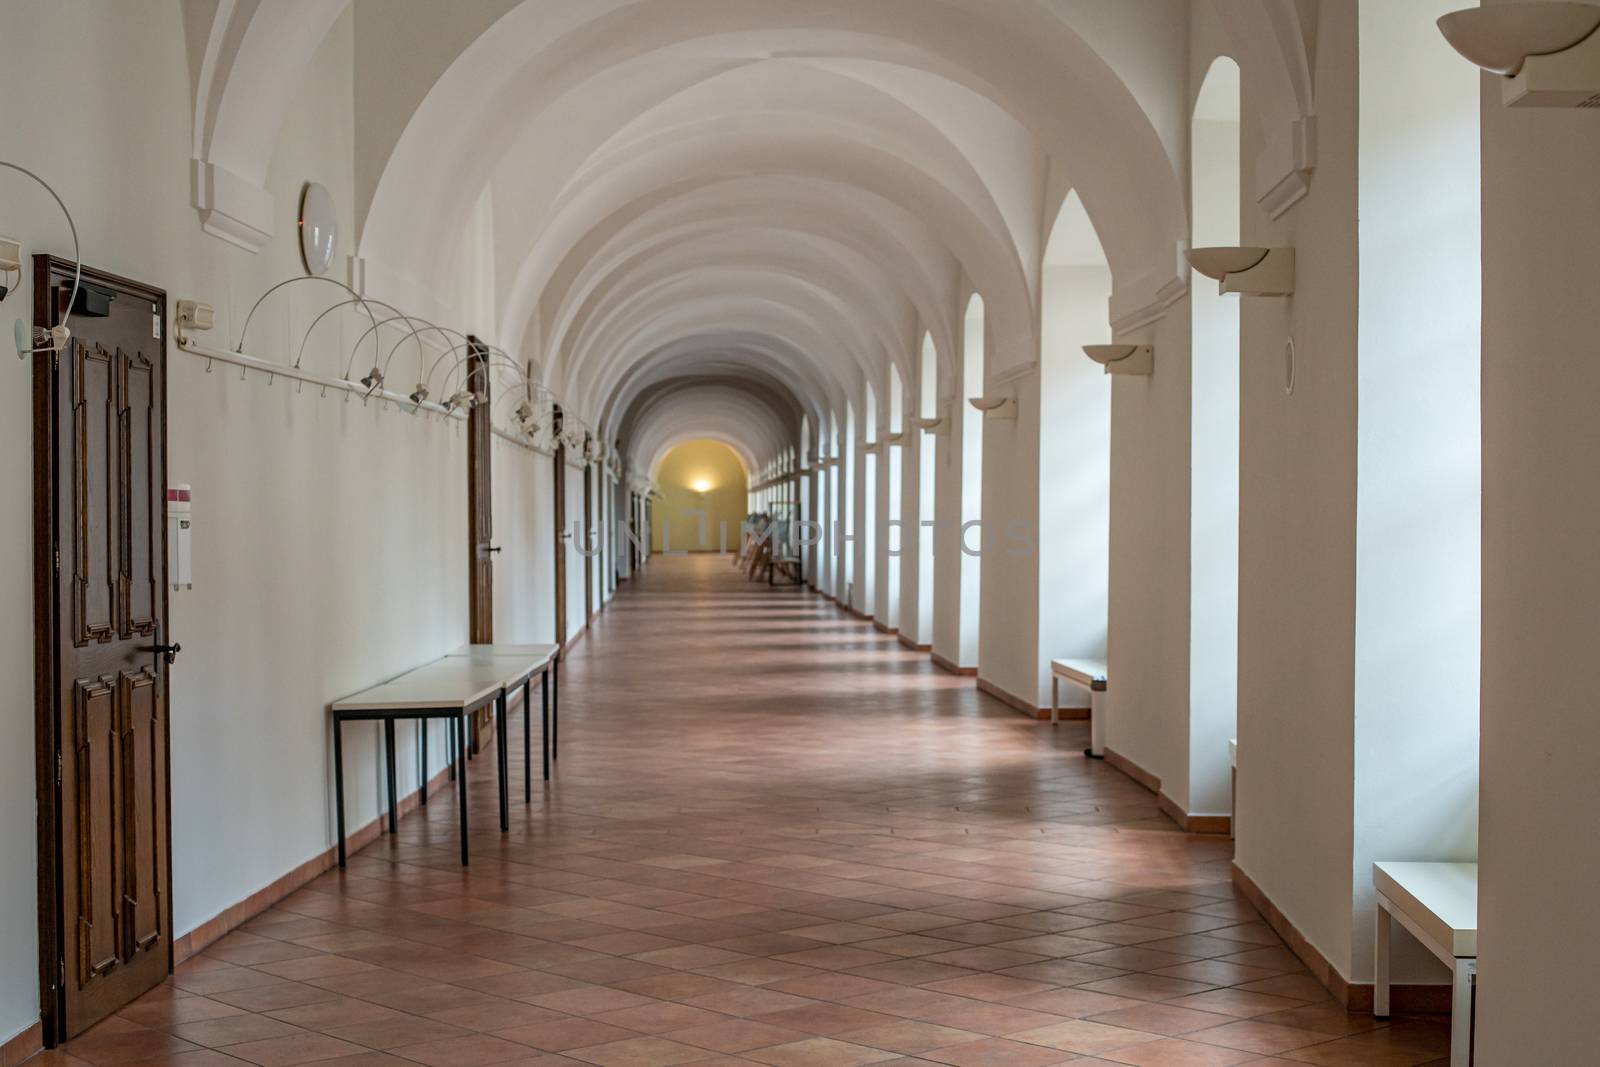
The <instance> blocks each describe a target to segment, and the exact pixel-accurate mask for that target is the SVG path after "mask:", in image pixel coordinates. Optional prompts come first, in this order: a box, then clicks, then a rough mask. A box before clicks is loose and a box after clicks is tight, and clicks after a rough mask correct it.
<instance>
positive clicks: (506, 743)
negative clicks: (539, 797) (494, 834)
mask: <svg viewBox="0 0 1600 1067" xmlns="http://www.w3.org/2000/svg"><path fill="white" fill-rule="evenodd" d="M506 717H507V716H506V691H505V690H504V689H502V690H500V696H499V697H497V698H496V699H495V702H494V729H495V736H494V744H495V748H497V749H499V751H498V752H496V753H495V757H494V762H495V774H496V776H497V777H498V778H499V779H500V832H501V833H506V832H507V831H509V830H510V829H511V780H510V779H511V760H510V759H509V758H508V755H507V753H506V749H508V748H510V747H511V736H510V735H511V724H510V723H508V722H506Z"/></svg>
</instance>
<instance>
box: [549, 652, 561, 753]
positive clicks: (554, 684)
mask: <svg viewBox="0 0 1600 1067" xmlns="http://www.w3.org/2000/svg"><path fill="white" fill-rule="evenodd" d="M550 758H551V759H553V760H558V759H560V758H561V661H560V660H559V659H557V660H553V661H552V662H551V664H550Z"/></svg>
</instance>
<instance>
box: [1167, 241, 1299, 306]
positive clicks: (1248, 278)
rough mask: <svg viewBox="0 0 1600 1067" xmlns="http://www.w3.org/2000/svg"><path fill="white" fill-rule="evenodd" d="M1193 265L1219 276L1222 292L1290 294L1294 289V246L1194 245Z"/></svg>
mask: <svg viewBox="0 0 1600 1067" xmlns="http://www.w3.org/2000/svg"><path fill="white" fill-rule="evenodd" d="M1188 256H1189V266H1191V267H1193V268H1194V269H1195V270H1197V271H1199V272H1200V273H1201V274H1204V275H1205V276H1206V277H1207V278H1215V279H1216V280H1217V282H1218V285H1217V291H1218V292H1219V293H1238V294H1239V295H1240V296H1288V295H1289V294H1291V293H1293V292H1294V249H1292V248H1253V247H1250V246H1248V245H1247V246H1244V247H1239V248H1233V247H1226V248H1224V247H1213V248H1191V249H1189V251H1188Z"/></svg>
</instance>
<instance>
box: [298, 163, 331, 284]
mask: <svg viewBox="0 0 1600 1067" xmlns="http://www.w3.org/2000/svg"><path fill="white" fill-rule="evenodd" d="M338 241H339V213H338V212H337V211H336V210H335V209H334V206H333V194H332V193H330V192H328V190H327V187H326V186H323V185H321V184H319V183H317V182H307V183H306V187H305V191H304V192H302V193H301V194H300V256H301V258H302V259H304V260H305V264H306V272H307V273H308V274H326V273H328V268H329V267H331V266H333V250H334V246H335V245H336V244H338Z"/></svg>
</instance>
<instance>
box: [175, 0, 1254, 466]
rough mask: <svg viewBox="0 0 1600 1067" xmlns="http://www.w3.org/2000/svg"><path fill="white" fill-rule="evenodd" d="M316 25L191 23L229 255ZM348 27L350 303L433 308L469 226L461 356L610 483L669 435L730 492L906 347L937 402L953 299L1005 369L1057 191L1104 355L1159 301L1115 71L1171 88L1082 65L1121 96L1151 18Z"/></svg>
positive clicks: (1165, 228) (1163, 208) (1163, 167)
mask: <svg viewBox="0 0 1600 1067" xmlns="http://www.w3.org/2000/svg"><path fill="white" fill-rule="evenodd" d="M1250 2H1251V3H1258V2H1259V3H1271V2H1272V0H1250ZM345 6H346V5H345V3H344V2H343V0H233V2H231V3H230V2H225V0H191V2H190V4H189V9H188V17H189V22H190V31H191V53H192V55H193V56H194V57H195V63H194V69H195V70H196V71H197V72H198V73H197V76H196V85H195V97H196V148H195V150H196V159H197V166H207V167H212V168H215V169H217V170H219V171H222V172H224V173H226V175H227V176H228V177H229V178H231V179H238V182H239V184H240V188H241V189H242V190H244V191H243V192H242V193H241V194H240V197H239V200H238V202H239V203H240V205H241V206H240V208H239V209H238V212H237V213H238V215H239V218H240V219H243V220H245V222H243V223H240V224H239V225H238V227H237V228H238V230H239V232H240V233H241V234H243V235H244V239H243V240H242V241H241V243H246V242H247V241H248V240H249V235H248V234H247V233H246V232H245V231H247V230H248V229H249V226H248V225H246V224H245V223H247V222H248V221H249V211H248V209H249V207H250V203H249V190H250V188H251V187H252V186H251V183H252V182H254V183H255V184H256V185H257V186H259V185H260V184H261V181H260V177H261V176H262V175H263V174H264V172H265V167H266V163H267V160H266V158H264V157H263V156H262V151H261V148H260V146H261V144H262V143H263V140H264V138H263V134H264V133H265V134H269V136H266V137H265V143H267V144H269V145H270V143H271V140H272V137H271V136H270V134H271V133H272V132H273V131H275V126H274V123H281V121H282V107H283V106H284V105H283V104H282V101H283V99H284V98H285V96H286V94H287V93H288V92H289V91H290V90H291V89H292V84H293V82H292V78H287V77H286V76H285V70H286V69H292V67H293V64H294V62H295V60H296V57H297V56H298V57H300V59H301V61H302V62H303V61H305V58H306V57H307V55H308V53H309V51H310V50H312V49H314V48H315V45H316V42H317V41H318V40H320V39H321V37H322V35H323V34H325V33H326V31H327V29H328V27H329V26H331V25H332V23H333V22H334V21H335V20H336V19H337V18H338V17H339V16H340V15H341V14H342V11H343V9H344V7H345ZM352 6H353V7H354V15H353V17H354V18H355V20H356V24H355V39H356V45H355V48H356V79H357V83H356V87H355V91H356V104H357V130H356V138H357V144H356V160H355V163H356V179H357V196H358V200H359V203H358V205H357V214H358V223H359V250H360V254H361V256H362V257H364V258H365V259H366V261H367V263H368V265H369V267H368V279H369V284H370V286H371V287H372V289H373V290H374V291H375V292H376V293H377V295H379V296H382V297H383V298H384V299H387V300H391V301H393V302H394V303H396V304H399V305H401V306H405V307H420V308H431V307H433V306H434V305H435V304H436V303H437V300H438V296H437V294H439V293H441V292H452V291H454V288H453V287H454V285H455V279H454V277H453V274H454V273H455V272H456V271H458V270H459V264H458V262H457V259H458V257H457V256H455V255H453V254H445V253H441V250H454V249H456V248H458V247H460V246H461V243H462V237H461V235H462V233H463V232H464V231H465V229H466V228H467V227H468V226H469V224H470V222H471V220H472V219H473V218H474V217H481V215H482V213H483V212H484V211H485V209H486V205H487V210H489V211H490V212H491V216H492V220H493V223H492V225H493V237H492V247H493V259H494V270H493V272H492V275H493V277H492V282H487V283H486V284H492V285H493V287H494V294H493V296H494V299H493V302H492V306H493V307H494V309H495V316H496V318H497V321H496V322H494V323H493V328H492V329H490V328H489V327H488V326H482V327H480V328H482V329H483V330H484V331H485V332H486V333H488V334H489V335H490V336H491V338H492V339H493V340H495V341H496V342H497V343H498V344H499V345H500V346H501V347H502V348H504V349H505V350H507V351H508V352H509V353H511V354H512V355H513V357H514V358H516V359H517V360H518V361H519V362H523V361H531V362H532V363H533V365H534V366H535V367H536V368H537V374H538V375H539V377H540V379H541V381H542V383H543V384H544V385H545V386H546V387H547V388H548V389H550V390H551V391H552V392H553V393H554V394H555V395H559V396H560V397H562V398H563V401H564V403H565V404H566V405H567V406H568V408H569V410H572V411H573V412H575V413H576V414H578V415H579V416H580V417H581V418H582V419H583V420H584V422H585V423H586V424H588V425H590V426H594V427H597V428H599V430H600V433H601V435H602V437H603V438H604V439H605V440H607V441H612V440H619V439H620V440H622V441H623V442H624V447H625V449H626V451H627V452H628V455H629V458H630V459H631V461H632V463H633V465H634V467H635V468H636V469H641V470H648V469H649V468H650V466H651V464H652V462H653V460H654V458H656V457H658V456H659V454H660V452H661V450H662V449H664V448H666V447H669V446H670V444H671V443H672V442H673V441H675V440H679V439H682V438H683V437H684V436H685V435H691V436H695V435H697V436H714V437H718V438H720V439H723V440H726V441H728V442H729V443H730V444H732V445H734V447H736V448H737V449H738V450H739V451H740V452H741V455H743V456H744V457H745V459H746V461H747V463H749V464H750V465H751V466H752V467H754V466H757V465H758V464H759V463H760V462H762V461H765V460H767V459H769V458H771V457H772V456H774V455H776V454H778V453H779V452H781V451H782V449H784V448H785V447H788V446H790V445H792V444H793V443H794V442H795V440H796V436H797V434H798V432H799V428H800V426H801V424H802V420H806V422H807V424H808V425H809V426H810V427H812V428H817V427H821V426H826V425H828V424H829V419H830V417H835V416H841V415H842V413H843V412H844V411H845V408H846V405H847V404H853V405H855V406H856V408H857V409H858V410H859V407H860V405H861V404H862V403H863V398H864V396H865V384H866V383H869V382H870V383H873V384H874V385H875V386H876V395H877V396H878V397H879V398H883V397H885V395H886V394H887V392H888V391H887V390H886V389H884V388H883V387H882V383H883V382H884V381H886V379H887V376H888V374H889V373H890V368H891V367H892V368H894V369H895V370H896V371H897V372H898V373H899V374H900V375H901V377H902V381H905V382H907V383H909V382H910V381H911V380H912V378H913V375H912V362H913V358H914V355H915V354H916V352H917V351H918V350H919V348H920V345H921V341H922V338H923V336H924V335H927V336H929V337H931V338H932V340H933V343H934V347H935V349H936V351H937V352H938V354H939V361H940V368H941V369H940V385H939V388H940V391H941V392H947V391H948V390H949V389H950V388H951V384H950V383H951V381H952V374H951V366H952V363H951V357H952V353H953V352H954V349H955V340H956V337H957V334H958V331H959V329H960V328H961V318H962V313H963V310H964V306H965V299H966V296H967V295H968V294H969V293H971V292H978V293H981V294H982V296H983V298H984V303H985V307H986V309H987V319H988V323H989V331H990V343H991V345H992V348H991V350H990V356H989V361H990V366H991V367H992V368H994V369H1003V368H1004V367H1006V366H1007V365H1009V364H1014V363H1021V362H1024V361H1026V360H1029V359H1033V358H1036V353H1037V340H1036V336H1035V335H1036V332H1037V323H1038V296H1039V280H1040V270H1041V263H1042V262H1043V259H1044V253H1045V247H1044V246H1045V242H1046V240H1047V238H1048V235H1049V233H1050V230H1051V224H1052V223H1053V221H1054V219H1055V217H1056V213H1057V209H1058V208H1059V206H1060V205H1061V203H1062V201H1063V200H1064V199H1065V197H1066V196H1067V194H1068V193H1069V192H1071V191H1076V192H1077V193H1078V196H1079V197H1080V198H1081V200H1082V203H1083V205H1084V208H1085V209H1086V211H1087V213H1088V216H1089V218H1090V219H1091V220H1092V222H1093V232H1094V235H1097V236H1098V240H1099V243H1100V245H1101V246H1102V247H1103V252H1104V255H1105V259H1106V261H1107V262H1108V263H1109V265H1110V267H1111V271H1112V276H1113V281H1114V291H1113V296H1112V307H1111V309H1110V313H1111V316H1112V318H1113V321H1116V320H1117V319H1119V318H1121V319H1124V320H1129V321H1133V320H1137V319H1138V318H1139V317H1141V316H1146V317H1147V316H1148V315H1149V314H1152V313H1159V311H1160V309H1161V308H1162V307H1164V306H1165V305H1166V304H1169V303H1171V301H1172V300H1174V299H1175V298H1176V296H1177V295H1181V293H1182V291H1183V286H1184V274H1183V273H1182V272H1181V271H1180V270H1179V250H1180V249H1181V247H1182V244H1183V242H1184V238H1185V234H1186V232H1187V224H1186V221H1185V212H1184V198H1183V196H1182V195H1181V191H1180V190H1181V186H1180V183H1179V180H1178V177H1177V173H1176V169H1175V167H1174V165H1173V162H1172V158H1173V148H1174V146H1173V145H1171V144H1167V143H1164V140H1163V134H1162V133H1161V132H1159V131H1158V125H1157V123H1156V122H1153V121H1152V118H1151V115H1152V114H1153V113H1156V112H1157V111H1158V110H1159V109H1158V108H1156V107H1154V106H1153V105H1152V104H1151V100H1150V99H1144V100H1142V99H1141V98H1140V96H1139V95H1138V94H1139V93H1143V94H1144V95H1145V96H1147V97H1151V98H1152V99H1153V98H1154V96H1155V95H1156V94H1157V93H1158V88H1152V87H1151V86H1152V76H1151V74H1150V71H1149V70H1146V69H1143V66H1154V65H1157V64H1160V63H1163V62H1167V61H1170V60H1172V59H1173V58H1174V57H1173V56H1162V55H1155V56H1150V57H1148V63H1146V64H1144V65H1143V66H1141V69H1137V70H1131V71H1130V70H1128V69H1123V70H1121V71H1119V70H1114V69H1113V67H1112V66H1111V65H1110V64H1109V63H1108V62H1107V60H1106V59H1105V58H1103V55H1115V56H1117V57H1118V61H1119V63H1121V64H1122V65H1123V67H1124V68H1126V67H1127V66H1128V65H1129V64H1130V63H1133V64H1134V65H1136V66H1140V63H1139V61H1138V60H1137V56H1138V49H1137V48H1136V47H1134V45H1136V44H1137V41H1136V40H1135V39H1136V38H1139V37H1140V36H1141V35H1142V36H1143V37H1144V38H1147V39H1152V40H1153V39H1154V38H1152V37H1151V25H1150V20H1149V13H1150V11H1151V10H1152V9H1151V6H1150V5H1148V4H1139V5H1132V6H1130V5H1106V4H1103V3H1101V4H1096V3H1089V2H1071V0H1053V2H1052V0H1006V2H996V0H870V2H863V0H806V2H804V3H795V2H793V0H525V2H520V3H518V2H513V0H463V2H459V3H458V2H453V3H450V4H438V3H433V2H431V0H355V2H354V4H353V5H352ZM1133 8H1137V9H1138V10H1137V11H1135V10H1133ZM1119 12H1120V14H1119ZM1119 19H1120V20H1121V21H1119ZM1157 29H1159V25H1158V26H1157ZM1174 39H1175V40H1177V41H1179V42H1180V43H1181V40H1182V37H1181V34H1180V35H1179V36H1178V37H1176V38H1174ZM1130 56H1133V57H1135V58H1134V59H1130V58H1129V57H1130ZM1177 58H1178V60H1179V61H1180V62H1181V58H1182V57H1181V53H1180V54H1179V56H1178V57H1177ZM397 59H403V62H397V61H396V60H397ZM1180 76H1181V72H1180ZM1136 90H1137V92H1136ZM275 109H276V110H275ZM1168 125H1170V123H1169V124H1168ZM1168 139H1170V136H1169V138H1168ZM214 214H215V215H216V218H217V224H218V225H224V226H225V225H228V224H229V221H228V220H229V215H228V212H227V210H226V205H224V208H223V209H219V210H218V211H217V212H214ZM430 301H431V302H433V303H430ZM880 402H881V399H880ZM879 423H880V424H882V423H883V419H882V418H881V413H880V419H879ZM697 431H698V432H697Z"/></svg>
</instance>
